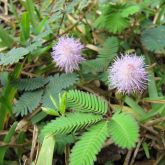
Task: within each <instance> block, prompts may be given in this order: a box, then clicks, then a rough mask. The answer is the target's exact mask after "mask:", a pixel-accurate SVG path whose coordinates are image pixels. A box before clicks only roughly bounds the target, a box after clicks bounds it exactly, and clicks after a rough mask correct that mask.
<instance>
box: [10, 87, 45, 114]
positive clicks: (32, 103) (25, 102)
mask: <svg viewBox="0 0 165 165" xmlns="http://www.w3.org/2000/svg"><path fill="white" fill-rule="evenodd" d="M42 94H43V91H42V90H39V91H34V92H25V93H24V94H23V95H21V96H20V98H19V100H18V101H17V102H16V104H15V105H14V107H13V108H14V113H15V114H16V116H18V115H21V116H24V115H27V114H28V113H31V112H32V111H33V110H35V109H36V108H37V107H38V106H39V103H40V101H41V97H42Z"/></svg>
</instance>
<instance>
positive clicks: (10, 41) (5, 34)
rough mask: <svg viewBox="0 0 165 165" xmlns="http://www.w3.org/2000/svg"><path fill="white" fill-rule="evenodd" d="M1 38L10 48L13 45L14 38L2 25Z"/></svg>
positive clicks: (0, 28)
mask: <svg viewBox="0 0 165 165" xmlns="http://www.w3.org/2000/svg"><path fill="white" fill-rule="evenodd" d="M0 38H1V40H2V42H3V43H4V44H5V45H6V46H7V47H9V48H11V47H12V45H13V43H14V39H13V38H12V37H11V36H10V35H9V33H8V32H7V31H6V30H4V29H3V27H2V26H0Z"/></svg>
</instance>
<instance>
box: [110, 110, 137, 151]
mask: <svg viewBox="0 0 165 165" xmlns="http://www.w3.org/2000/svg"><path fill="white" fill-rule="evenodd" d="M109 128H110V135H111V137H112V139H113V141H114V143H115V144H117V145H118V146H120V147H121V148H128V149H130V148H132V147H134V146H135V144H136V142H137V140H138V137H139V127H138V124H137V122H136V121H135V119H134V118H133V117H132V116H131V115H129V114H126V113H120V114H119V113H116V114H114V115H113V117H112V118H111V120H110V122H109Z"/></svg>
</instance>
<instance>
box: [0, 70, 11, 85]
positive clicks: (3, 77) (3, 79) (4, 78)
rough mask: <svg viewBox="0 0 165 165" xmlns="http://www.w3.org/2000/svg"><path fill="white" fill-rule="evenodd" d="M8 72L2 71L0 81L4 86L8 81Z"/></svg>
mask: <svg viewBox="0 0 165 165" xmlns="http://www.w3.org/2000/svg"><path fill="white" fill-rule="evenodd" d="M8 76H9V73H8V72H0V83H1V84H2V85H3V86H4V85H6V84H7V81H8Z"/></svg>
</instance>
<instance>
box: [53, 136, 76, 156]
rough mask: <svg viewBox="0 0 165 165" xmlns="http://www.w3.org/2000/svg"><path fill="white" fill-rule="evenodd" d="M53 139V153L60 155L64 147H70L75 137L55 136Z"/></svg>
mask: <svg viewBox="0 0 165 165" xmlns="http://www.w3.org/2000/svg"><path fill="white" fill-rule="evenodd" d="M55 138H56V146H55V151H56V152H57V153H58V154H60V155H62V154H63V153H64V150H65V147H66V145H70V144H72V143H73V142H74V141H75V137H74V136H73V135H56V136H55Z"/></svg>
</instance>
